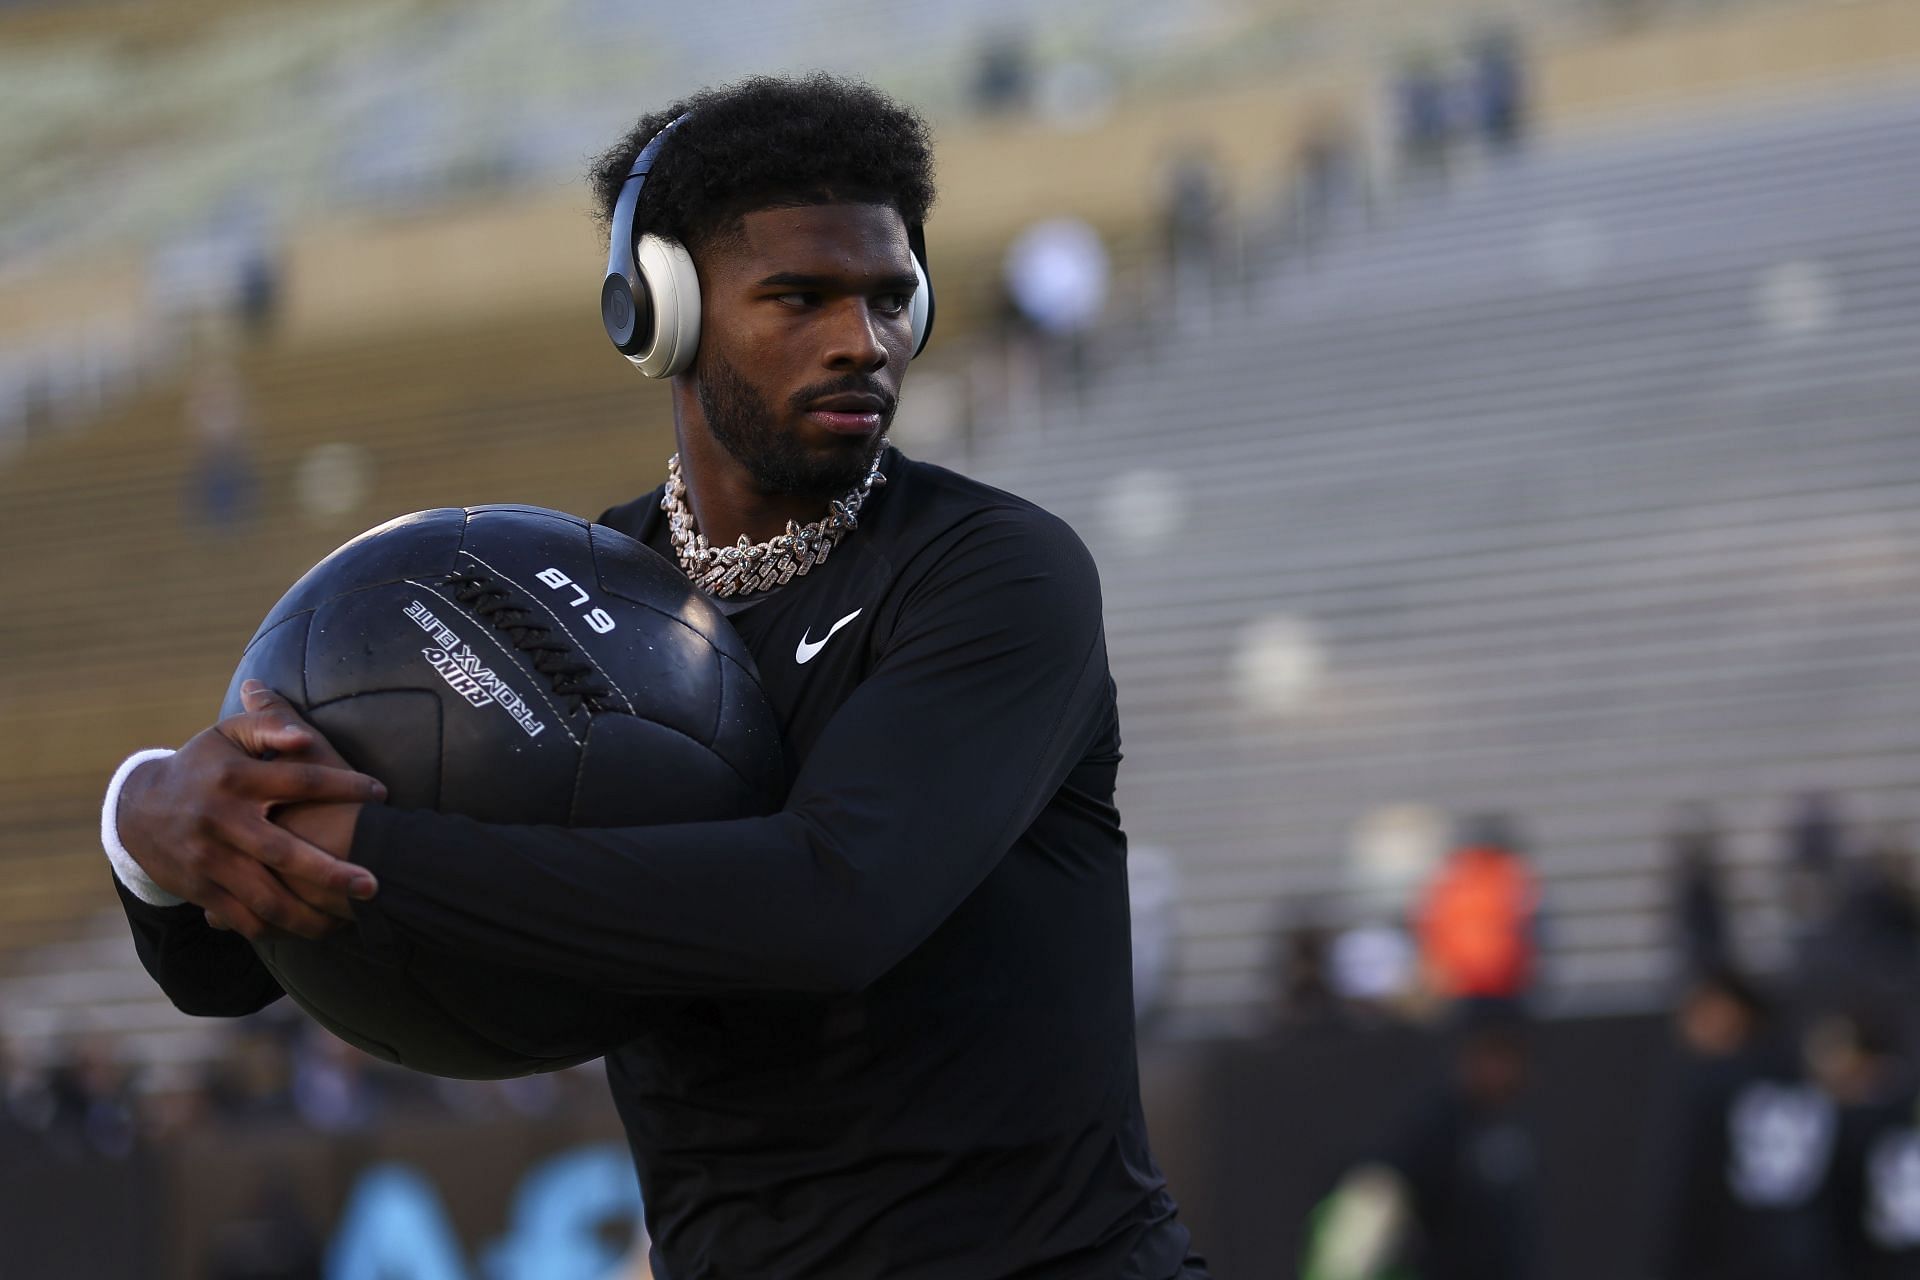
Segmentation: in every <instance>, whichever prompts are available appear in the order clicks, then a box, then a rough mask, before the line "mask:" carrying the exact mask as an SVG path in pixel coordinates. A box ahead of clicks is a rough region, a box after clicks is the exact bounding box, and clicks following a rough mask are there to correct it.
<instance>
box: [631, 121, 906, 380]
mask: <svg viewBox="0 0 1920 1280" xmlns="http://www.w3.org/2000/svg"><path fill="white" fill-rule="evenodd" d="M688 114H689V115H690V114H692V113H691V112H689V113H688ZM686 121H687V116H686V115H682V116H680V117H679V118H678V119H676V120H674V121H672V122H671V123H670V124H668V125H667V127H666V128H664V129H662V130H661V131H660V132H659V133H657V134H655V135H654V136H653V139H652V141H650V142H648V143H647V145H646V146H644V147H642V148H641V149H640V154H639V155H637V156H635V157H634V158H633V167H632V168H631V169H629V170H627V180H626V182H625V183H624V184H623V185H622V186H621V188H620V199H619V200H618V201H617V202H616V203H615V204H614V206H613V240H612V243H611V244H610V245H609V246H608V248H607V278H606V281H605V283H603V284H602V285H601V286H600V321H601V323H602V324H604V325H606V327H607V336H608V337H609V338H611V339H613V345H614V346H616V347H618V348H619V349H620V354H621V355H623V356H625V357H626V358H627V359H628V360H629V361H631V362H632V363H633V366H634V367H635V368H636V369H638V370H640V372H641V373H643V374H645V375H646V376H647V377H649V378H671V377H672V376H673V375H674V374H676V373H680V372H682V371H684V370H685V369H686V367H687V366H688V365H690V364H692V363H693V353H694V350H695V348H697V347H698V346H699V345H700V277H699V275H698V273H697V272H695V271H694V268H693V258H692V256H691V255H689V254H688V253H687V250H686V248H685V246H683V245H682V244H680V242H679V241H677V240H669V239H667V238H666V237H665V236H658V235H653V234H652V233H648V234H647V235H644V236H641V237H640V239H639V242H638V244H636V243H635V241H634V235H633V213H634V210H635V208H637V207H638V205H639V203H640V188H641V187H642V186H644V185H646V181H647V174H648V173H650V172H651V171H652V169H653V164H654V161H655V160H657V159H658V158H659V156H660V149H661V147H663V146H665V145H666V141H667V135H668V134H670V133H672V132H673V131H674V130H675V129H678V128H679V127H680V126H681V125H683V124H685V123H686ZM907 246H908V247H909V248H910V249H912V251H913V274H914V275H915V276H916V277H917V278H918V279H919V282H920V284H919V288H917V289H915V290H914V292H913V301H912V302H911V303H910V304H909V305H908V308H907V319H908V323H909V325H910V326H911V329H912V333H913V355H915V356H917V355H919V354H920V353H921V352H922V351H924V350H925V349H926V346H927V339H928V338H929V337H930V336H932V334H933V282H932V281H931V280H929V279H928V278H927V234H926V229H925V228H924V227H922V226H920V225H919V224H918V223H915V224H914V225H912V226H909V227H908V228H907ZM908 358H909V359H911V358H912V357H908Z"/></svg>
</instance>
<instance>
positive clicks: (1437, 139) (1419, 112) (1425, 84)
mask: <svg viewBox="0 0 1920 1280" xmlns="http://www.w3.org/2000/svg"><path fill="white" fill-rule="evenodd" d="M1393 97H1394V116H1395V119H1396V121H1397V129H1398V134H1399V142H1400V163H1401V167H1402V168H1403V169H1404V170H1405V171H1406V172H1407V173H1408V174H1409V175H1412V176H1414V177H1420V176H1425V175H1433V176H1437V177H1444V176H1445V175H1446V171H1447V161H1448V158H1449V153H1450V152H1451V151H1452V149H1453V139H1454V112H1453V100H1452V99H1453V90H1452V86H1451V85H1449V84H1448V82H1447V74H1446V67H1445V65H1444V64H1443V63H1442V61H1441V60H1440V58H1439V57H1438V56H1437V55H1436V54H1434V53H1433V52H1432V51H1431V50H1427V49H1422V50H1417V51H1415V52H1413V53H1411V54H1409V55H1408V56H1407V57H1406V58H1405V59H1404V60H1403V61H1402V62H1401V64H1400V70H1399V73H1398V74H1397V75H1396V77H1395V80H1394V90H1393Z"/></svg>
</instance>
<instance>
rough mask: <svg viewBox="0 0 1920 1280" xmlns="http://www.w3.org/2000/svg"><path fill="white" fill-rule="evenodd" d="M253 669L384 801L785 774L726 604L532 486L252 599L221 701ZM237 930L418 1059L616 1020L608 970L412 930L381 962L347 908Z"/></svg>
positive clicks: (460, 1056)
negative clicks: (532, 500)
mask: <svg viewBox="0 0 1920 1280" xmlns="http://www.w3.org/2000/svg"><path fill="white" fill-rule="evenodd" d="M249 678H251V679H258V680H261V681H264V682H265V683H266V684H267V685H268V686H270V687H271V688H273V689H275V690H277V691H278V692H279V693H281V694H282V695H284V696H285V697H286V698H287V699H288V700H289V701H290V702H292V703H293V704H294V706H296V707H297V708H299V709H300V710H301V711H302V712H303V713H304V714H305V715H306V717H307V718H308V719H309V720H310V721H311V722H312V723H313V725H314V727H315V728H316V729H318V730H319V731H320V732H321V733H323V734H325V735H326V737H327V739H328V741H330V742H331V743H332V744H333V745H334V746H335V747H336V748H337V749H338V750H339V752H340V754H341V755H342V756H344V757H346V759H347V761H348V763H350V764H351V765H353V767H354V768H356V769H359V770H361V771H362V772H364V773H368V774H371V775H373V776H374V777H376V778H379V779H380V780H381V781H382V782H384V783H386V785H387V788H388V793H389V798H388V803H389V804H392V805H396V806H399V807H403V808H422V809H439V810H442V811H445V812H449V813H462V814H465V815H467V816H468V817H472V818H478V819H480V820H482V821H485V822H495V823H557V824H564V825H569V826H581V827H596V826H629V825H644V824H651V823H662V822H693V821H706V820H714V819H724V818H740V817H749V816H753V815H757V814H764V813H770V812H772V811H773V810H774V809H776V808H777V807H778V806H779V803H780V799H781V795H782V792H783V789H784V786H785V781H786V778H785V762H784V756H783V753H782V749H781V745H780V730H779V725H778V724H777V722H776V721H775V719H774V716H773V712H772V710H771V708H769V707H768V705H767V703H766V700H765V698H764V696H763V695H762V694H761V692H760V685H759V680H758V676H757V674H756V672H755V670H754V665H753V658H752V656H751V655H750V654H749V653H748V652H747V649H746V646H745V645H744V644H743V643H742V642H741V640H740V637H739V636H738V635H737V634H736V633H735V632H734V630H733V628H732V626H731V624H729V623H728V622H727V620H726V618H725V616H724V615H722V614H721V612H720V611H719V610H718V609H717V608H715V607H714V605H713V604H712V602H711V601H709V600H708V599H707V598H706V597H704V596H702V595H701V594H700V593H699V592H697V591H695V590H694V588H693V586H692V585H691V584H690V583H689V582H688V581H687V579H686V578H685V577H684V576H683V575H681V574H680V573H679V572H678V571H677V570H675V569H674V568H673V567H672V566H671V565H669V564H668V563H667V562H666V561H665V560H663V559H661V558H660V557H659V556H657V555H655V554H654V553H653V552H652V551H650V550H649V549H647V548H646V547H644V546H642V545H641V544H640V543H638V542H636V541H634V540H633V539H632V538H629V537H627V536H626V535H624V534H621V533H618V532H615V531H614V530H612V529H608V528H606V527H605V526H604V525H595V524H589V523H588V522H587V521H585V520H581V519H578V518H576V517H574V516H569V515H564V514H562V513H560V512H557V511H547V510H544V509H542V508H539V507H509V506H499V507H469V508H466V509H464V510H463V509H460V508H457V507H455V508H447V509H443V510H439V511H422V512H418V513H416V514H414V515H409V516H402V517H400V518H399V519H397V520H393V521H390V522H388V523H387V524H384V525H381V526H380V527H379V528H377V529H372V530H369V531H368V532H366V533H363V534H361V535H360V536H359V537H357V538H355V539H354V540H353V541H351V542H349V543H347V544H346V545H345V546H343V547H341V548H340V549H339V550H337V551H335V552H334V553H333V554H332V555H330V556H328V557H327V558H326V559H324V560H322V561H321V562H320V563H319V564H317V565H315V566H314V567H313V568H312V569H311V570H309V571H308V572H307V573H306V575H305V576H304V577H302V578H301V579H300V580H299V581H298V582H296V583H295V584H294V585H293V588H292V590H290V591H288V592H287V594H286V595H285V596H284V597H282V598H281V600H280V603H279V604H277V605H275V606H274V608H273V611H272V612H271V613H269V614H268V615H267V619H266V621H265V622H263V623H261V625H260V629H259V631H258V632H256V633H255V635H254V637H253V639H252V641H251V642H250V643H249V644H248V645H247V651H246V654H245V656H244V657H243V658H242V659H241V661H240V667H239V669H238V670H237V671H235V672H234V676H233V683H232V684H231V685H230V686H229V687H228V689H227V697H226V702H225V704H224V706H223V708H222V715H223V716H226V715H232V714H234V713H236V712H238V711H240V710H241V709H242V707H241V700H240V683H241V681H243V680H246V679H249ZM254 945H255V947H256V949H257V950H258V951H259V953H260V956H261V959H262V960H264V961H265V962H266V965H267V967H268V968H269V969H270V970H272V972H273V975H274V977H275V978H277V979H278V980H279V982H280V985H281V986H282V987H284V988H285V989H286V990H287V992H288V994H290V995H291V996H292V997H293V998H294V999H295V1000H296V1001H298V1002H299V1004H300V1005H301V1007H303V1008H304V1009H306V1011H307V1012H308V1013H310V1014H312V1015H313V1017H314V1018H315V1019H317V1020H318V1021H319V1022H320V1023H321V1024H322V1025H324V1026H325V1027H327V1028H328V1029H329V1030H330V1031H332V1032H333V1033H334V1034H336V1035H338V1036H340V1037H341V1038H342V1039H345V1040H347V1041H349V1042H351V1043H353V1044H355V1045H358V1046H359V1047H360V1048H362V1049H365V1050H366V1051H367V1052H369V1053H372V1054H374V1055H375V1056H377V1057H380V1058H384V1059H386V1060H388V1061H390V1062H397V1063H400V1064H402V1065H404V1066H407V1067H412V1068H414V1069H416V1070H420V1071H426V1072H431V1073H433V1074H435V1075H443V1076H456V1077H465V1078H472V1079H497V1078H502V1077H506V1076H515V1075H526V1074H529V1073H532V1072H537V1071H551V1070H555V1069H557V1068H560V1067H565V1066H571V1065H572V1064H574V1063H576V1062H582V1061H585V1060H586V1059H588V1058H592V1057H596V1056H598V1055H599V1054H602V1053H604V1052H606V1051H607V1050H608V1049H611V1048H613V1047H614V1046H615V1045H617V1044H619V1043H620V1042H622V1041H623V1040H625V1039H627V1038H628V1037H630V1036H631V1035H632V1034H633V1033H634V1030H635V1027H634V1024H633V1021H632V1019H633V1016H634V1012H633V1010H632V1009H631V1008H627V1007H623V1006H622V1004H621V1002H620V1001H618V1000H615V999H611V998H609V997H607V996H606V995H605V994H604V993H599V992H595V991H592V990H589V989H586V988H584V987H581V986H579V985H576V984H571V983H568V982H566V981H564V980H562V979H557V978H554V977H552V976H546V975H533V974H528V973H525V972H520V971H515V970H511V969H505V968H494V967H490V966H488V965H487V964H485V963H484V962H481V961H477V960H473V959H470V958H461V959H459V960H454V959H452V958H449V957H445V956H437V955H430V954H424V953H420V952H416V954H415V955H413V956H412V957H410V958H409V959H408V960H407V962H406V965H405V967H404V968H403V969H400V968H394V967H391V966H389V965H385V964H382V963H379V962H377V961H375V960H373V959H372V958H371V957H369V956H368V955H367V954H366V953H365V952H364V951H363V950H362V949H361V948H360V946H359V945H358V941H357V938H356V935H355V934H354V933H353V932H352V931H351V930H346V931H342V932H341V933H338V934H336V935H334V936H333V937H331V938H327V939H325V940H322V941H319V942H310V941H305V940H302V939H298V938H275V939H265V940H262V941H259V942H257V943H255V944H254Z"/></svg>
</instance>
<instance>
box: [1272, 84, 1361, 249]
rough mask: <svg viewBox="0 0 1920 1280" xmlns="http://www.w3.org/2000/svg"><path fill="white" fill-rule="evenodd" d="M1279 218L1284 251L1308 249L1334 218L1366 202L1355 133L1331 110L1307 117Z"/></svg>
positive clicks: (1290, 164)
mask: <svg viewBox="0 0 1920 1280" xmlns="http://www.w3.org/2000/svg"><path fill="white" fill-rule="evenodd" d="M1282 182H1283V186H1282V190H1281V208H1280V211H1279V213H1280V216H1279V224H1280V237H1281V239H1282V241H1283V244H1282V249H1283V251H1285V252H1289V253H1299V252H1309V251H1311V250H1312V249H1313V247H1314V246H1315V245H1316V244H1317V243H1318V242H1319V241H1320V239H1321V238H1322V237H1323V236H1325V235H1326V234H1327V232H1328V231H1329V230H1330V229H1331V227H1332V225H1333V223H1334V221H1335V220H1336V219H1337V218H1338V217H1339V216H1340V215H1341V214H1342V212H1344V211H1347V210H1349V209H1351V208H1355V207H1359V206H1361V205H1363V204H1364V203H1365V200H1366V178H1365V174H1364V170H1363V168H1362V165H1361V162H1360V158H1359V155H1358V153H1357V148H1356V146H1355V143H1354V139H1353V133H1352V130H1350V129H1349V128H1348V127H1347V124H1346V122H1345V121H1344V120H1343V119H1342V118H1341V117H1340V116H1339V115H1337V114H1335V113H1334V112H1333V111H1332V110H1330V109H1325V108H1323V109H1321V110H1318V111H1316V112H1314V113H1313V114H1312V115H1311V116H1309V117H1308V119H1307V122H1306V124H1305V125H1304V126H1303V127H1302V129H1301V131H1300V141H1299V144H1298V146H1297V148H1296V149H1295V151H1294V153H1293V154H1292V156H1290V157H1289V158H1288V160H1287V163H1286V166H1285V174H1284V176H1283V179H1282Z"/></svg>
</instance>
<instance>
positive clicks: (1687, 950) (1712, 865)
mask: <svg viewBox="0 0 1920 1280" xmlns="http://www.w3.org/2000/svg"><path fill="white" fill-rule="evenodd" d="M1667 850H1668V855H1667V862H1668V866H1669V867H1670V868H1671V870H1672V874H1673V883H1674V892H1673V899H1674V908H1675V912H1676V915H1677V917H1678V918H1677V920H1676V921H1675V923H1676V925H1677V927H1678V933H1679V935H1680V936H1679V942H1680V955H1681V963H1682V974H1683V976H1684V977H1685V978H1688V979H1691V978H1694V977H1697V976H1698V975H1700V974H1703V973H1708V972H1711V971H1713V970H1716V969H1721V968H1725V967H1726V966H1727V965H1728V964H1729V963H1730V961H1731V960H1732V956H1731V954H1730V953H1729V950H1728V942H1727V907H1726V901H1725V897H1724V895H1723V894H1722V892H1721V888H1720V827H1719V822H1718V820H1717V819H1716V818H1715V817H1714V813H1713V809H1712V807H1711V806H1709V805H1706V804H1703V803H1698V802H1696V803H1692V804H1685V805H1682V806H1680V808H1679V809H1678V810H1677V811H1676V813H1675V819H1674V823H1673V828H1672V831H1671V833H1670V834H1669V836H1668V837H1667Z"/></svg>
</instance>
